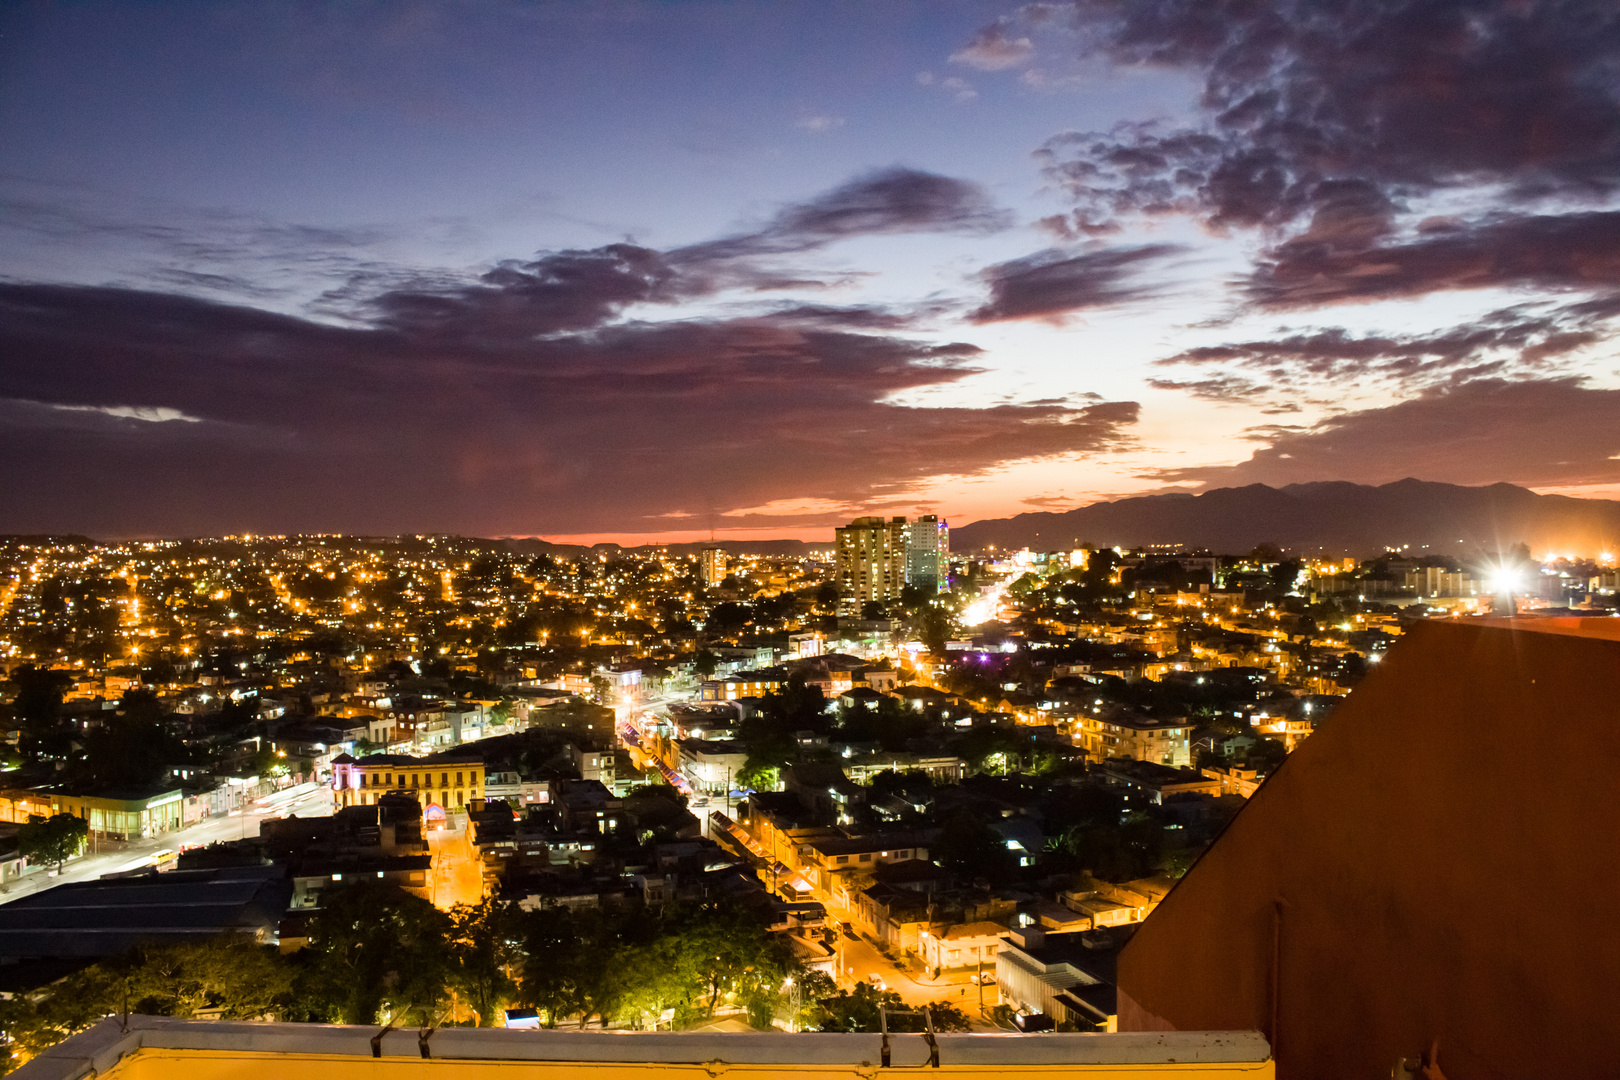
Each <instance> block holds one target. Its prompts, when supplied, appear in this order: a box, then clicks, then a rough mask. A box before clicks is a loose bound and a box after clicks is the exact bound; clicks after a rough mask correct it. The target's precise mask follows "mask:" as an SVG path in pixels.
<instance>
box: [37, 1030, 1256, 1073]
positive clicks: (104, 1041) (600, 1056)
mask: <svg viewBox="0 0 1620 1080" xmlns="http://www.w3.org/2000/svg"><path fill="white" fill-rule="evenodd" d="M377 1031H378V1029H377V1028H374V1027H358V1026H343V1025H336V1024H264V1023H245V1022H237V1021H202V1020H173V1019H169V1018H166V1017H153V1016H131V1017H130V1018H129V1023H128V1028H127V1030H125V1029H124V1027H123V1026H122V1025H121V1024H120V1022H119V1021H118V1020H114V1019H109V1020H103V1021H102V1022H101V1023H99V1024H97V1025H96V1026H95V1027H93V1028H91V1029H90V1030H88V1031H85V1032H81V1033H80V1034H78V1035H75V1036H73V1037H72V1038H71V1039H68V1040H66V1041H64V1042H62V1043H60V1044H58V1045H57V1046H55V1047H53V1048H52V1049H51V1050H49V1051H47V1052H46V1053H44V1054H41V1055H40V1056H39V1057H38V1058H35V1059H34V1060H33V1061H31V1062H29V1063H28V1064H27V1065H24V1066H23V1067H22V1068H21V1069H19V1070H17V1072H15V1073H14V1074H12V1075H13V1076H14V1077H16V1078H17V1080H79V1078H81V1077H85V1076H90V1075H94V1074H99V1073H104V1072H106V1071H107V1070H109V1069H111V1068H113V1067H114V1066H116V1065H117V1064H118V1062H119V1061H120V1060H121V1059H122V1058H123V1057H125V1056H126V1055H128V1054H132V1053H135V1052H136V1051H138V1050H142V1049H148V1050H196V1051H211V1052H215V1053H243V1054H250V1053H257V1054H296V1055H319V1056H328V1057H364V1058H369V1057H371V1055H372V1047H371V1040H372V1038H373V1037H374V1036H375V1035H376V1034H377ZM418 1036H419V1032H418V1031H417V1030H416V1029H414V1028H407V1029H395V1030H392V1031H389V1032H388V1033H387V1034H386V1035H384V1036H383V1037H382V1039H381V1041H380V1049H381V1051H382V1056H383V1057H384V1058H392V1059H396V1060H397V1059H400V1058H407V1059H415V1060H417V1061H420V1060H421V1056H422V1055H421V1048H420V1045H419V1042H418ZM938 1040H939V1056H940V1064H941V1065H942V1066H946V1067H949V1066H958V1067H962V1066H967V1067H981V1068H982V1067H996V1066H1014V1067H1016V1066H1065V1065H1069V1066H1078V1065H1089V1066H1095V1065H1155V1064H1223V1063H1225V1064H1245V1063H1259V1062H1264V1061H1266V1060H1267V1059H1268V1058H1269V1056H1270V1047H1269V1046H1268V1045H1267V1043H1266V1041H1265V1039H1264V1038H1262V1037H1261V1036H1260V1035H1259V1034H1258V1033H1256V1032H1249V1031H1213V1032H1210V1031H1171V1032H1132V1033H1124V1034H1108V1035H1079V1034H1068V1035H1062V1034H1050V1033H1049V1034H1043V1035H1015V1034H1010V1033H1009V1034H998V1035H940V1036H939V1037H938ZM889 1045H890V1050H891V1062H892V1064H893V1066H894V1067H900V1068H904V1067H917V1066H920V1065H924V1064H926V1062H927V1061H928V1057H929V1048H928V1044H927V1040H926V1039H924V1038H923V1036H921V1035H913V1034H906V1035H891V1036H890V1037H889ZM428 1047H429V1053H430V1055H431V1057H432V1058H434V1059H438V1060H443V1061H447V1062H448V1061H513V1062H523V1061H532V1062H593V1063H602V1064H606V1063H615V1062H616V1063H623V1064H649V1065H707V1064H710V1063H717V1062H720V1063H725V1064H730V1065H783V1066H787V1065H798V1066H844V1067H856V1068H861V1069H862V1070H863V1071H864V1070H870V1069H873V1068H875V1067H877V1066H878V1063H879V1062H880V1061H881V1060H882V1038H881V1037H880V1036H878V1035H864V1034H863V1035H840V1034H821V1033H808V1034H798V1035H788V1034H780V1033H778V1034H772V1033H761V1034H712V1033H699V1034H682V1033H678V1032H673V1033H672V1032H614V1031H548V1030H542V1031H533V1030H524V1031H519V1030H513V1029H508V1028H440V1029H439V1030H437V1031H435V1032H434V1033H433V1035H432V1036H431V1038H430V1039H429V1040H428Z"/></svg>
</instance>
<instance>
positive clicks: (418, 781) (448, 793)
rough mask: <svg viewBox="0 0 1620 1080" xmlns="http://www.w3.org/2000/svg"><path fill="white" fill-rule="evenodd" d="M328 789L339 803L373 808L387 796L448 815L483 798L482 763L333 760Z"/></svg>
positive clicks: (388, 757)
mask: <svg viewBox="0 0 1620 1080" xmlns="http://www.w3.org/2000/svg"><path fill="white" fill-rule="evenodd" d="M332 790H333V795H334V798H335V800H336V802H337V805H338V806H340V807H342V806H374V805H376V802H377V800H378V799H380V798H382V796H384V795H385V794H388V793H389V792H399V793H401V794H406V795H411V796H414V797H415V798H416V799H417V800H418V801H419V802H421V803H422V805H423V807H424V809H425V808H427V807H430V806H438V807H439V808H440V809H442V810H444V811H446V812H449V811H451V810H457V809H460V808H461V807H464V806H467V805H468V804H472V803H479V802H482V801H483V799H484V791H485V784H484V763H483V762H482V761H469V760H467V759H466V758H463V757H455V756H451V755H443V754H436V755H432V756H429V757H420V758H419V757H410V756H409V755H406V754H372V755H370V756H368V757H362V758H354V757H350V756H349V755H348V754H340V755H339V756H338V757H336V758H334V759H332Z"/></svg>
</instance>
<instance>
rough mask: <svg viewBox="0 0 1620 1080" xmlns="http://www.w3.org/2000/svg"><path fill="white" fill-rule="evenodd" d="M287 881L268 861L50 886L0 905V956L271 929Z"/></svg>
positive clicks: (65, 953)
mask: <svg viewBox="0 0 1620 1080" xmlns="http://www.w3.org/2000/svg"><path fill="white" fill-rule="evenodd" d="M290 894H291V886H290V885H289V884H288V883H287V882H286V880H285V871H284V870H283V869H282V868H280V867H275V866H237V867H222V868H217V869H207V870H172V871H170V872H168V873H163V874H158V873H152V874H145V875H142V876H139V877H125V878H106V879H102V880H100V881H79V882H73V883H71V884H67V885H58V886H56V887H55V888H53V889H46V890H44V891H43V892H38V893H34V894H33V895H31V896H25V897H22V898H20V899H18V900H13V901H12V902H10V903H8V904H5V905H3V906H0V957H5V958H17V957H47V956H49V957H73V956H112V955H116V954H118V953H122V952H125V951H127V950H128V949H130V948H131V947H133V946H134V945H136V944H137V943H139V942H142V941H150V940H160V941H164V942H171V943H172V942H179V941H199V940H204V939H207V938H211V937H217V936H218V935H220V934H222V933H227V932H233V931H236V932H256V931H259V930H262V929H264V928H267V927H271V926H274V925H275V923H276V919H277V918H278V917H279V915H280V913H281V911H282V910H283V909H285V908H286V906H287V899H288V897H289V896H290Z"/></svg>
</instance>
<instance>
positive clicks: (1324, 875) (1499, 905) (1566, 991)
mask: <svg viewBox="0 0 1620 1080" xmlns="http://www.w3.org/2000/svg"><path fill="white" fill-rule="evenodd" d="M1617 818H1620V619H1535V618H1521V619H1503V620H1467V621H1444V622H1441V621H1436V622H1423V623H1419V624H1417V625H1416V626H1415V627H1414V628H1413V630H1412V631H1411V632H1410V633H1408V634H1407V635H1406V636H1405V637H1404V638H1403V639H1402V640H1401V641H1400V642H1399V643H1398V644H1397V645H1396V646H1395V647H1394V648H1393V649H1391V650H1390V652H1389V653H1388V654H1387V656H1386V657H1385V659H1384V660H1383V662H1382V663H1381V664H1380V665H1379V666H1378V668H1376V669H1375V670H1374V672H1373V673H1372V674H1371V675H1370V676H1369V677H1368V678H1367V679H1366V680H1365V682H1363V684H1362V685H1361V686H1360V687H1359V688H1358V689H1357V690H1356V691H1355V693H1353V694H1351V695H1350V697H1349V698H1348V699H1347V700H1346V701H1345V702H1344V703H1343V704H1342V705H1341V706H1340V707H1339V708H1338V709H1337V710H1336V711H1335V712H1334V715H1333V716H1332V718H1331V719H1330V720H1328V721H1327V722H1326V723H1324V724H1323V725H1322V726H1321V728H1320V729H1318V731H1317V732H1316V734H1315V735H1313V736H1312V737H1311V738H1310V739H1309V740H1307V741H1306V742H1305V743H1303V744H1302V745H1301V746H1300V748H1299V749H1298V750H1296V751H1295V752H1294V753H1293V754H1292V755H1291V756H1290V757H1289V758H1288V759H1287V760H1286V761H1285V762H1284V764H1283V765H1282V766H1281V767H1280V768H1279V769H1278V770H1277V771H1276V773H1275V774H1273V775H1272V776H1271V777H1270V778H1269V779H1268V780H1267V781H1266V782H1265V783H1264V784H1263V785H1262V786H1261V787H1260V789H1259V790H1258V791H1257V792H1256V793H1255V795H1254V796H1253V798H1251V799H1250V800H1249V802H1248V804H1247V805H1246V806H1245V807H1244V809H1243V810H1242V812H1241V813H1239V814H1238V815H1237V817H1236V818H1234V819H1233V821H1232V823H1231V824H1230V825H1229V826H1228V827H1227V829H1226V831H1225V832H1224V833H1223V834H1222V835H1221V836H1220V837H1219V838H1218V839H1217V841H1216V842H1215V844H1214V845H1213V846H1212V847H1211V848H1210V849H1209V850H1208V851H1207V852H1206V853H1205V854H1204V856H1203V857H1202V858H1201V859H1200V860H1199V861H1198V863H1197V864H1196V865H1195V866H1194V867H1193V868H1192V870H1191V871H1190V872H1189V873H1188V874H1187V875H1186V877H1184V878H1183V879H1182V880H1181V882H1180V883H1178V885H1177V886H1176V887H1175V889H1173V890H1172V891H1171V893H1170V895H1169V896H1168V897H1167V898H1166V899H1165V900H1164V901H1163V902H1162V903H1161V904H1160V905H1159V907H1158V909H1157V910H1156V911H1155V912H1154V914H1153V915H1152V916H1150V917H1149V918H1148V919H1147V920H1146V921H1145V922H1144V923H1143V924H1142V926H1141V927H1140V929H1139V930H1138V931H1137V934H1136V936H1135V937H1134V939H1133V940H1132V941H1131V942H1130V944H1129V945H1127V946H1126V948H1125V949H1124V950H1123V952H1122V953H1121V955H1120V964H1119V989H1120V1027H1121V1030H1137V1031H1142V1030H1169V1029H1200V1030H1202V1029H1222V1028H1233V1029H1257V1030H1261V1031H1263V1032H1265V1033H1266V1034H1267V1035H1268V1037H1269V1038H1270V1039H1271V1042H1272V1044H1273V1045H1274V1047H1275V1048H1276V1056H1277V1061H1278V1075H1279V1076H1280V1077H1284V1078H1296V1077H1332V1076H1388V1075H1390V1070H1391V1068H1392V1067H1393V1066H1394V1064H1395V1062H1396V1061H1397V1060H1398V1059H1400V1058H1403V1057H1405V1058H1415V1057H1416V1056H1417V1055H1418V1054H1419V1053H1420V1052H1422V1051H1424V1050H1426V1049H1427V1048H1428V1047H1429V1046H1430V1045H1431V1043H1432V1042H1433V1041H1434V1040H1436V1039H1438V1040H1439V1043H1440V1047H1441V1057H1440V1060H1441V1062H1442V1065H1443V1067H1444V1069H1445V1072H1446V1075H1447V1076H1449V1077H1451V1078H1452V1080H1467V1078H1470V1077H1522V1078H1532V1077H1569V1076H1599V1075H1613V1074H1614V1071H1615V1066H1614V1047H1615V1046H1616V1045H1620V1013H1617V1012H1616V1010H1615V1009H1614V1008H1613V1007H1612V1002H1611V1000H1610V995H1609V994H1607V993H1605V992H1600V991H1598V990H1596V988H1598V987H1609V986H1613V985H1615V983H1616V981H1617V979H1620V923H1617V922H1616V920H1615V917H1614V916H1615V899H1614V898H1615V897H1616V896H1617V895H1620V864H1617V863H1616V861H1615V860H1614V859H1612V858H1610V857H1608V853H1607V849H1608V847H1609V845H1610V844H1611V842H1612V837H1613V835H1614V833H1615V828H1616V825H1617V824H1620V821H1617Z"/></svg>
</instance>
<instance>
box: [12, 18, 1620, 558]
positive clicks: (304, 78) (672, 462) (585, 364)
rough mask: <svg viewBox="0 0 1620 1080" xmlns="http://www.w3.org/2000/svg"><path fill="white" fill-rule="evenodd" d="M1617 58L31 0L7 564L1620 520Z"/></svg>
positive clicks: (1500, 44)
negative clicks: (1093, 527)
mask: <svg viewBox="0 0 1620 1080" xmlns="http://www.w3.org/2000/svg"><path fill="white" fill-rule="evenodd" d="M1122 12H1125V13H1124V14H1122ZM1617 61H1620V10H1617V9H1616V8H1615V7H1614V5H1612V4H1603V3H1598V2H1596V0H1574V2H1564V3H1558V2H1550V0H1541V2H1535V0H1530V2H1511V3H1510V2H1506V0H1501V2H1479V3H1472V4H1459V3H1455V2H1445V0H1418V2H1410V3H1396V2H1393V0H1390V2H1379V0H1363V2H1357V3H1342V4H1319V3H1305V2H1303V0H1301V2H1297V3H1290V2H1279V3H1276V4H1272V5H1252V4H1246V3H1238V2H1236V0H1230V2H1223V0H1156V2H1143V3H1137V4H1132V5H1128V6H1126V7H1121V6H1119V5H1115V4H1111V3H1106V2H1103V0H1081V2H1079V3H1073V4H1059V3H1032V4H1022V5H1014V4H991V3H967V2H963V3H926V4H925V3H900V2H897V3H893V4H885V5H881V6H872V5H854V4H850V5H832V6H830V7H829V5H825V4H809V3H800V4H780V5H771V6H768V7H745V6H740V5H734V4H724V3H691V4H682V5H672V6H654V5H650V4H640V3H605V4H593V5H588V6H586V5H580V6H566V7H542V6H530V5H523V4H459V3H416V4H400V5H350V6H343V7H334V6H327V5H317V4H292V3H289V4H274V5H256V6H251V7H249V6H235V5H218V4H209V3H200V2H199V3H170V4H163V5H140V6H131V5H120V4H109V3H82V4H73V5H65V4H64V5H51V4H46V5H37V6H26V7H25V6H22V5H12V6H9V7H7V8H6V9H4V10H3V11H0V133H3V135H4V137H3V138H0V207H3V211H0V490H3V491H4V492H6V496H5V498H3V499H0V532H30V533H37V532H77V533H86V534H90V535H98V536H135V535H144V536H158V535H163V536H180V535H223V534H230V533H244V532H252V533H293V532H350V533H363V534H372V535H375V534H390V533H427V532H453V533H460V534H463V535H483V536H544V537H548V538H553V539H558V540H564V541H583V542H594V541H597V540H612V541H614V542H620V543H625V544H627V545H629V544H637V543H645V542H655V541H662V542H678V541H683V540H701V539H706V538H707V537H708V536H709V535H710V533H711V530H712V531H713V533H714V534H715V535H717V536H719V537H721V538H733V539H747V538H750V537H790V538H795V537H796V538H806V539H808V538H812V537H814V538H816V539H821V538H824V537H826V536H827V535H829V533H830V529H831V528H832V526H833V525H835V524H839V523H842V522H843V521H846V520H848V519H849V518H850V517H853V516H856V515H859V514H867V513H874V514H876V513H881V514H889V515H894V514H907V515H911V514H917V513H933V512H937V513H940V514H943V515H945V516H947V517H949V518H950V519H951V520H952V522H953V524H954V523H957V522H963V523H965V522H968V521H973V520H978V519H984V518H999V517H1007V516H1012V515H1015V514H1018V513H1020V512H1023V511H1029V510H1048V509H1058V510H1061V509H1068V508H1071V507H1074V506H1079V505H1084V504H1087V503H1092V502H1096V501H1099V500H1105V499H1115V498H1120V497H1128V496H1132V495H1140V494H1151V493H1156V492H1166V491H1195V492H1196V491H1205V490H1210V489H1213V488H1220V487H1229V486H1241V485H1245V484H1251V483H1265V484H1268V485H1273V486H1283V485H1287V484H1290V483H1299V482H1312V481H1324V480H1345V481H1351V482H1355V483H1363V484H1382V483H1387V482H1390V481H1394V480H1398V479H1401V478H1403V477H1406V476H1415V477H1418V478H1420V479H1423V480H1430V481H1436V482H1444V483H1455V484H1463V485H1471V486H1478V485H1485V484H1490V483H1496V482H1508V483H1513V484H1517V485H1521V486H1524V487H1527V488H1530V489H1532V490H1535V491H1538V492H1543V493H1560V494H1568V495H1576V496H1582V497H1593V498H1617V497H1620V361H1617V360H1616V352H1615V348H1614V342H1615V330H1616V326H1615V319H1616V318H1617V317H1620V200H1617V194H1616V193H1617V190H1620V100H1617V96H1620V84H1617V82H1616V80H1615V79H1614V78H1613V72H1614V70H1615V67H1616V62H1617Z"/></svg>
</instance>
